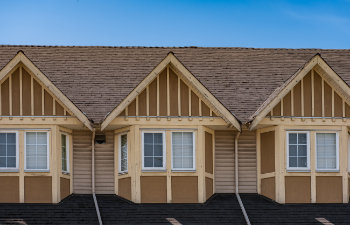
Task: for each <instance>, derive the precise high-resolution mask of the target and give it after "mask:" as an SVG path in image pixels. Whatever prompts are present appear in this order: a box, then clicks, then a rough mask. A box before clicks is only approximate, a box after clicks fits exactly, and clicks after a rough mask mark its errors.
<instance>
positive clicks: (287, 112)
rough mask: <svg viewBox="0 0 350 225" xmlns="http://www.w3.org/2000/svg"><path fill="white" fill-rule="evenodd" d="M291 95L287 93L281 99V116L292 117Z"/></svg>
mask: <svg viewBox="0 0 350 225" xmlns="http://www.w3.org/2000/svg"><path fill="white" fill-rule="evenodd" d="M291 105H292V94H291V92H288V94H287V95H286V96H284V98H283V116H291V115H292V107H291Z"/></svg>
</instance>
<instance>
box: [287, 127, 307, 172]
mask: <svg viewBox="0 0 350 225" xmlns="http://www.w3.org/2000/svg"><path fill="white" fill-rule="evenodd" d="M289 134H306V157H307V159H306V163H307V167H290V166H289ZM286 140H287V141H286V144H287V145H286V150H287V154H286V156H287V158H286V161H287V170H288V171H295V172H305V171H310V131H287V132H286Z"/></svg>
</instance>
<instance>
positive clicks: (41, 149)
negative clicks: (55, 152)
mask: <svg viewBox="0 0 350 225" xmlns="http://www.w3.org/2000/svg"><path fill="white" fill-rule="evenodd" d="M36 149H37V152H36V154H37V156H44V157H46V156H47V146H46V145H38V146H37V147H36Z"/></svg>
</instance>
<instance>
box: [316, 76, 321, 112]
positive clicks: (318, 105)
mask: <svg viewBox="0 0 350 225" xmlns="http://www.w3.org/2000/svg"><path fill="white" fill-rule="evenodd" d="M314 109H315V112H314V116H315V117H321V116H322V78H321V77H320V75H318V74H317V73H316V72H315V73H314Z"/></svg>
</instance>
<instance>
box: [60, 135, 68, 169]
mask: <svg viewBox="0 0 350 225" xmlns="http://www.w3.org/2000/svg"><path fill="white" fill-rule="evenodd" d="M62 135H65V136H66V156H67V159H66V161H67V170H66V171H65V170H63V169H62V165H61V170H62V173H65V174H69V171H70V170H69V169H70V168H69V162H70V158H69V156H70V151H69V150H70V149H69V134H67V133H64V132H61V138H62ZM61 144H62V140H61ZM61 162H62V145H61Z"/></svg>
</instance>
